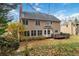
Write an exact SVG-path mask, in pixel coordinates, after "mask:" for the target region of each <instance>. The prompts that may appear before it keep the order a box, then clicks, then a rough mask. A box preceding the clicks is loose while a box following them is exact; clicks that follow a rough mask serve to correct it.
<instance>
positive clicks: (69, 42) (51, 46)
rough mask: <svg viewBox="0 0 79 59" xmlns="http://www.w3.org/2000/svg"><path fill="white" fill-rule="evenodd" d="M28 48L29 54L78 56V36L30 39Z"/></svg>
mask: <svg viewBox="0 0 79 59" xmlns="http://www.w3.org/2000/svg"><path fill="white" fill-rule="evenodd" d="M28 49H29V55H31V56H77V55H78V56H79V36H71V37H70V38H69V39H60V40H58V39H52V38H51V39H45V40H37V41H30V42H28Z"/></svg>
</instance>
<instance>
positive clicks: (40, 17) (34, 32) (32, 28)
mask: <svg viewBox="0 0 79 59" xmlns="http://www.w3.org/2000/svg"><path fill="white" fill-rule="evenodd" d="M21 22H22V23H23V24H24V26H25V28H26V31H25V32H24V34H25V36H30V37H32V36H33V37H38V36H44V37H51V34H56V33H57V34H58V33H60V20H59V19H58V18H56V17H55V16H52V15H48V14H44V13H35V12H23V13H22V17H21Z"/></svg>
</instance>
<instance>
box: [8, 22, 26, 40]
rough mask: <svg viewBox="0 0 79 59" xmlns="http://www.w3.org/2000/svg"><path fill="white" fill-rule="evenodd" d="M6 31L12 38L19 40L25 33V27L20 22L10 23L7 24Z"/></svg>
mask: <svg viewBox="0 0 79 59" xmlns="http://www.w3.org/2000/svg"><path fill="white" fill-rule="evenodd" d="M7 31H8V32H9V33H12V35H13V36H14V37H16V38H18V39H21V36H23V33H24V31H25V27H24V25H23V24H22V23H20V22H11V23H10V24H8V28H7ZM16 34H17V35H16Z"/></svg>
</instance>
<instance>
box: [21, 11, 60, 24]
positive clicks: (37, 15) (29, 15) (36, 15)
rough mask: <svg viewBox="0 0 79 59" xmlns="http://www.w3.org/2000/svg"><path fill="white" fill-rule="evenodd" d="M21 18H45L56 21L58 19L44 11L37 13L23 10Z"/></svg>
mask: <svg viewBox="0 0 79 59" xmlns="http://www.w3.org/2000/svg"><path fill="white" fill-rule="evenodd" d="M22 18H27V19H33V20H37V19H38V20H45V21H46V20H47V21H58V22H60V20H59V19H58V18H56V17H55V16H53V15H48V14H45V13H37V12H23V13H22Z"/></svg>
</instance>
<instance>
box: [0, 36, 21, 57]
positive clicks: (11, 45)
mask: <svg viewBox="0 0 79 59" xmlns="http://www.w3.org/2000/svg"><path fill="white" fill-rule="evenodd" d="M18 48H19V41H18V40H17V39H12V38H11V39H10V38H5V37H0V55H4V56H6V55H13V54H14V53H15V51H16V50H17V49H18Z"/></svg>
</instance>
